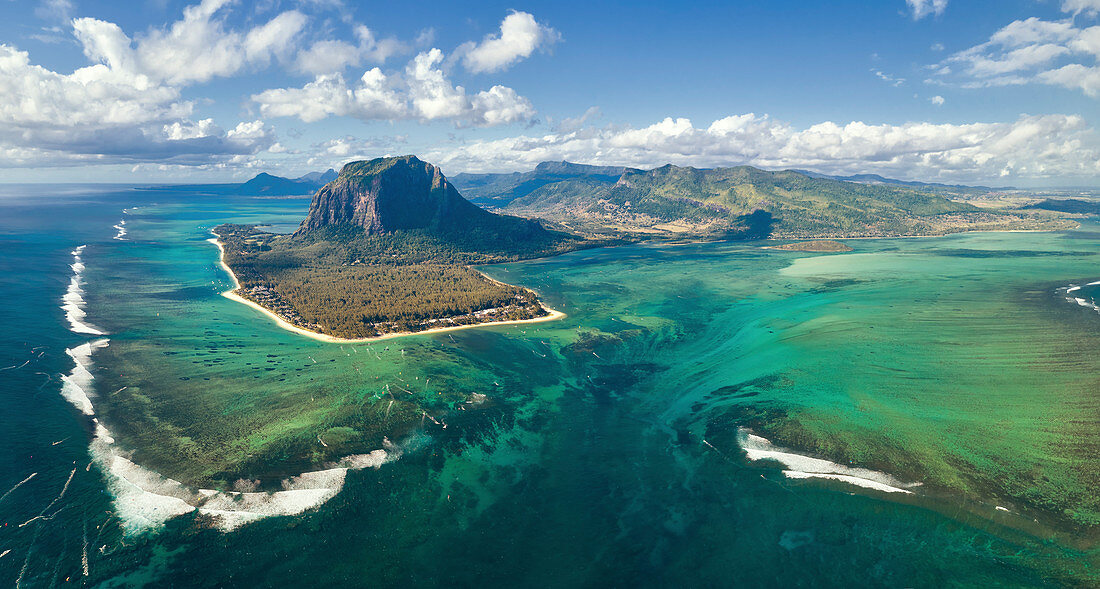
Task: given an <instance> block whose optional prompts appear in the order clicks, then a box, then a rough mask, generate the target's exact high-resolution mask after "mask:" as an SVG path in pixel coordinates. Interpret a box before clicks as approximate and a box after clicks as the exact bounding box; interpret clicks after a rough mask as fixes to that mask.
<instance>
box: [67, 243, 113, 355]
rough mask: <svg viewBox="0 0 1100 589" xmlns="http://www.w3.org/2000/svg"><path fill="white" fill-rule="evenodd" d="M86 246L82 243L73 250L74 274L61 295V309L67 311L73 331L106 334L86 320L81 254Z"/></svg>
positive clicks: (70, 327)
mask: <svg viewBox="0 0 1100 589" xmlns="http://www.w3.org/2000/svg"><path fill="white" fill-rule="evenodd" d="M86 247H88V246H87V245H81V246H79V247H77V248H76V249H74V250H73V251H72V252H71V253H72V255H73V263H72V264H71V265H70V267H71V268H72V269H73V275H72V278H70V279H69V288H68V289H67V290H66V291H65V295H64V296H62V297H61V309H62V310H63V311H65V319H67V320H68V321H69V330H70V331H72V332H73V333H84V334H88V335H104V333H103V331H102V330H100V329H99V328H98V327H95V326H94V325H92V324H90V323H88V322H86V321H85V320H84V319H85V318H86V317H87V315H88V314H87V313H85V311H84V296H83V295H84V287H83V285H84V279H83V277H82V275H83V273H84V262H83V261H82V259H81V257H80V256H81V254H82V253H83V252H84V248H86Z"/></svg>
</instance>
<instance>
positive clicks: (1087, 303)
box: [1058, 280, 1100, 313]
mask: <svg viewBox="0 0 1100 589" xmlns="http://www.w3.org/2000/svg"><path fill="white" fill-rule="evenodd" d="M1097 285H1100V280H1097V281H1096V282H1090V283H1088V284H1085V285H1077V284H1071V285H1069V286H1064V287H1062V288H1060V289H1058V290H1059V291H1060V292H1062V293H1063V294H1065V295H1066V300H1067V301H1069V302H1071V303H1074V304H1077V305H1080V306H1082V307H1085V308H1086V309H1092V310H1093V311H1096V312H1097V313H1100V305H1097V304H1096V300H1095V299H1093V298H1088V299H1085V298H1082V297H1078V296H1072V295H1073V293H1075V292H1077V291H1079V290H1081V288H1082V287H1083V286H1097Z"/></svg>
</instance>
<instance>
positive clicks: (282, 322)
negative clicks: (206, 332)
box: [206, 230, 566, 344]
mask: <svg viewBox="0 0 1100 589" xmlns="http://www.w3.org/2000/svg"><path fill="white" fill-rule="evenodd" d="M210 232H211V233H213V234H214V237H212V238H210V239H208V240H206V241H208V242H210V243H212V244H214V245H215V246H217V248H218V264H220V265H221V267H222V269H223V270H225V271H226V273H228V274H229V277H230V278H231V279H232V280H233V288H231V289H229V290H227V291H225V292H223V293H221V295H222V296H223V297H225V298H227V299H229V300H231V301H236V302H238V303H242V304H244V305H247V306H249V307H252V308H253V309H255V310H257V311H259V312H261V313H263V314H264V315H266V316H268V317H269V318H271V319H273V320H274V321H275V324H276V325H278V326H279V327H281V328H283V329H285V330H287V331H292V332H294V333H297V334H298V335H304V336H306V337H308V338H312V339H315V340H318V341H322V342H326V343H330V344H362V343H370V342H377V341H382V340H387V339H394V338H398V337H408V336H410V335H431V334H434V333H444V332H448V331H458V330H460V329H470V328H472V327H491V326H495V325H519V324H524V323H542V322H545V321H557V320H558V319H563V318H565V316H566V315H565V313H562V312H561V311H557V310H555V309H551V308H550V307H547V306H546V305H544V304H543V303H542V301H539V305H541V306H542V308H543V310H544V311H546V312H547V313H548V314H547V315H544V316H542V317H535V318H534V319H513V320H509V321H486V322H484V323H471V324H469V325H454V326H450V327H433V328H431V329H425V330H423V331H401V332H394V333H384V334H382V335H376V336H371V337H363V338H343V337H337V336H334V335H326V334H323V333H317V332H316V331H311V330H309V329H306V328H304V327H299V326H297V325H294V324H293V323H291V322H289V321H287V320H286V319H284V318H282V317H280V316H279V315H278V314H276V313H274V312H272V311H271V310H270V309H268V308H266V307H264V306H263V305H261V304H259V303H257V302H255V301H251V300H248V299H246V298H244V297H242V296H241V295H239V294H237V291H238V290H240V288H241V283H240V281H239V280H237V275H236V274H234V273H233V270H232V269H231V268H230V267H229V265H228V264H226V263H225V246H223V245H222V243H221V241H220V240H219V239H218V238H219V237H220V236H219V235H218V234H217V233H214V231H213V230H211V231H210ZM475 271H476V272H477V273H478V274H481V275H482V276H485V278H488V279H489V280H492V281H493V282H496V283H498V284H503V283H501V282H500V281H499V280H496V279H494V278H490V277H489V276H487V275H486V274H485V273H484V272H481V271H480V270H476V269H475ZM509 286H512V285H509ZM521 288H526V287H521ZM527 290H530V289H527ZM532 292H534V291H532Z"/></svg>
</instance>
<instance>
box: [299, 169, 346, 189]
mask: <svg viewBox="0 0 1100 589" xmlns="http://www.w3.org/2000/svg"><path fill="white" fill-rule="evenodd" d="M336 176H337V174H336V170H333V169H332V168H329V169H328V170H326V171H324V172H310V173H308V174H303V175H302V176H299V177H297V178H295V179H294V180H295V181H296V182H309V183H312V184H318V185H321V186H324V185H325V184H328V183H329V182H332V181H333V180H335V179H336Z"/></svg>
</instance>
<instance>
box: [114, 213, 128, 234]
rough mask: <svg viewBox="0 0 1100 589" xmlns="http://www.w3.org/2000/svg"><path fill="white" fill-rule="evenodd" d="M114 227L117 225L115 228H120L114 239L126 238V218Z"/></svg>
mask: <svg viewBox="0 0 1100 589" xmlns="http://www.w3.org/2000/svg"><path fill="white" fill-rule="evenodd" d="M122 212H124V213H125V212H126V211H125V210H123V211H122ZM114 227H115V229H117V230H118V233H116V234H115V237H114V239H118V240H120V241H121V240H123V239H125V238H126V219H122V220H121V221H119V222H118V224H117V225H115V226H114Z"/></svg>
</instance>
